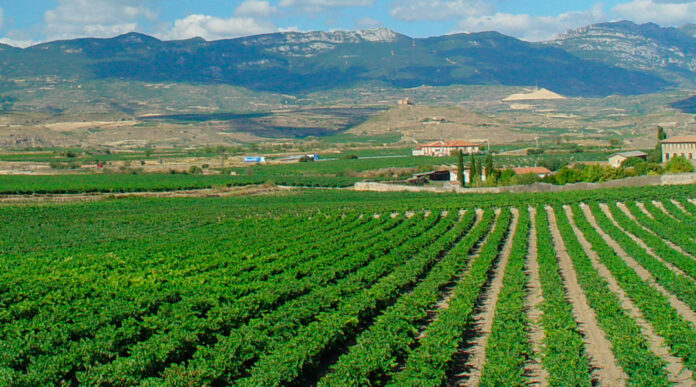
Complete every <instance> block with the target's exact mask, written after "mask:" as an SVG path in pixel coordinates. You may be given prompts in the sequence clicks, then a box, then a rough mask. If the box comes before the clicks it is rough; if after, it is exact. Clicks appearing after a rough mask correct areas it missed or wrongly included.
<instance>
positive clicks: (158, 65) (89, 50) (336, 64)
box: [0, 29, 669, 96]
mask: <svg viewBox="0 0 696 387" xmlns="http://www.w3.org/2000/svg"><path fill="white" fill-rule="evenodd" d="M49 58H50V60H49ZM0 77H2V78H8V79H14V80H18V79H19V80H31V79H37V78H42V79H46V78H49V79H58V80H79V81H87V80H100V79H101V80H114V79H121V80H135V81H143V82H189V83H202V84H224V85H232V86H241V87H244V88H248V89H251V90H253V91H269V92H274V93H283V94H293V95H303V94H306V93H309V92H313V91H319V90H330V89H335V88H347V87H352V86H353V85H356V84H359V83H364V82H370V81H377V82H382V83H384V84H386V85H389V86H390V87H399V88H409V87H416V86H421V85H431V86H448V85H456V84H463V85H480V84H484V85H507V86H528V85H533V84H538V85H539V86H540V87H544V88H547V89H549V90H552V91H554V92H557V93H561V94H564V95H568V96H606V95H611V94H640V93H647V92H653V91H655V90H660V89H663V88H665V87H667V86H668V85H669V83H668V82H667V81H665V80H663V79H661V78H660V77H658V76H656V75H654V74H649V73H647V72H644V71H638V70H636V69H623V68H619V67H616V66H613V65H611V64H605V63H598V62H594V61H589V60H586V59H581V58H578V57H576V56H575V55H572V54H570V53H568V52H566V51H564V50H562V49H559V48H556V47H551V46H549V45H544V44H534V43H528V42H523V41H520V40H517V39H514V38H511V37H508V36H505V35H502V34H499V33H495V32H486V33H475V34H455V35H447V36H440V37H433V38H427V39H412V38H410V37H407V36H404V35H400V34H398V33H395V32H393V31H390V30H387V29H373V30H365V31H355V32H345V31H339V32H330V33H327V32H309V33H299V32H292V33H276V34H267V35H260V36H251V37H244V38H238V39H227V40H219V41H211V42H207V41H204V40H202V39H190V40H184V41H161V40H158V39H155V38H153V37H150V36H147V35H142V34H137V33H130V34H126V35H122V36H118V37H115V38H111V39H75V40H68V41H55V42H49V43H44V44H40V45H37V46H33V47H29V48H26V49H2V50H0Z"/></svg>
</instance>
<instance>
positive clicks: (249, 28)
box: [161, 15, 276, 40]
mask: <svg viewBox="0 0 696 387" xmlns="http://www.w3.org/2000/svg"><path fill="white" fill-rule="evenodd" d="M275 31H276V28H275V26H273V24H272V23H269V22H266V21H263V20H258V19H255V18H251V17H231V18H229V19H223V18H218V17H214V16H208V15H189V16H188V17H186V18H184V19H180V20H177V21H175V22H174V26H173V27H172V29H171V30H170V31H169V32H167V33H165V34H163V35H162V36H161V37H162V38H163V39H189V38H194V37H201V38H203V39H206V40H217V39H225V38H235V37H239V36H248V35H258V34H263V33H268V32H275Z"/></svg>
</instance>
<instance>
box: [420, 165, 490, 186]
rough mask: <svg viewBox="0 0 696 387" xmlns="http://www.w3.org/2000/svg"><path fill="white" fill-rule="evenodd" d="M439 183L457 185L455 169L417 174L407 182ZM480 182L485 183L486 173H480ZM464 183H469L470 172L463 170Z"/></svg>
mask: <svg viewBox="0 0 696 387" xmlns="http://www.w3.org/2000/svg"><path fill="white" fill-rule="evenodd" d="M426 179H427V180H429V181H440V182H447V181H448V182H450V183H451V184H458V183H459V181H458V180H457V168H448V169H439V170H437V171H431V172H424V173H418V174H415V175H413V177H412V178H411V179H409V181H411V182H415V181H419V180H420V181H423V180H426ZM481 181H486V173H485V172H482V176H481ZM464 183H466V184H470V183H471V171H470V170H469V169H465V170H464Z"/></svg>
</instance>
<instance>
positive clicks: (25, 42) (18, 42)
mask: <svg viewBox="0 0 696 387" xmlns="http://www.w3.org/2000/svg"><path fill="white" fill-rule="evenodd" d="M0 43H2V44H7V45H10V46H13V47H21V48H27V47H29V46H33V45H35V44H38V43H39V42H36V41H33V40H29V39H13V38H9V37H4V38H0Z"/></svg>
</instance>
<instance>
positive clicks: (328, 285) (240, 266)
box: [0, 186, 696, 386]
mask: <svg viewBox="0 0 696 387" xmlns="http://www.w3.org/2000/svg"><path fill="white" fill-rule="evenodd" d="M695 194H696V191H694V187H693V186H679V187H650V188H648V187H646V188H631V189H630V190H626V189H619V190H601V191H586V192H574V193H563V194H504V195H451V194H439V195H437V194H425V193H421V194H380V193H358V192H350V191H337V190H307V191H289V192H287V193H284V194H283V195H281V196H277V195H261V196H254V197H233V198H186V199H184V198H179V199H172V198H169V199H165V198H158V199H143V198H129V199H121V200H105V201H98V202H89V203H73V204H37V205H32V204H30V203H24V204H22V205H3V206H1V207H0V229H1V230H2V231H1V232H0V254H1V255H2V257H3V258H2V259H1V260H0V306H2V307H1V308H0V384H1V385H11V386H14V385H18V386H24V385H26V386H34V385H60V384H68V385H113V386H126V385H148V386H154V385H179V386H183V385H196V386H200V385H228V384H234V385H244V386H247V385H248V386H259V385H321V386H329V385H337V386H345V385H433V386H439V385H454V384H458V383H466V384H480V385H486V386H494V385H516V386H523V385H527V384H530V383H536V382H538V381H539V380H544V381H545V382H546V383H548V384H549V385H591V384H592V383H593V382H592V381H594V382H595V383H598V384H600V385H614V384H617V383H618V384H622V383H626V384H631V385H651V386H654V385H670V384H680V383H688V381H687V380H686V379H684V378H685V377H686V378H687V379H688V378H693V377H692V376H689V375H693V371H696V325H694V321H693V320H692V319H693V315H694V313H696V297H695V296H694V295H696V259H694V257H695V256H696V243H695V242H694V238H695V237H696V235H695V234H694V231H693V230H694V226H696V205H694V204H693V203H692V202H691V201H689V200H688V199H692V198H694V196H695ZM674 230H681V231H680V232H674ZM609 242H611V243H609ZM563 246H564V247H563ZM642 246H648V247H649V249H645V248H643V247H642ZM565 252H567V253H568V254H567V255H566V254H565ZM599 268H601V270H599ZM571 272H572V273H574V274H573V277H572V278H570V277H569V275H570V273H571ZM646 276H647V277H646ZM569 289H571V290H573V292H574V293H572V294H570V293H568V292H569ZM533 292H537V293H538V294H539V295H541V299H540V301H539V303H538V304H534V305H532V306H531V307H530V306H529V305H528V304H527V299H528V297H530V295H531V293H533ZM578 294H580V297H582V298H583V299H584V300H585V301H583V302H586V303H587V305H588V306H589V308H590V310H592V312H593V316H594V317H590V316H588V315H587V314H586V313H585V312H583V311H582V309H578V310H575V308H576V307H578V305H577V301H578V298H577V297H578ZM534 310H542V311H543V314H538V313H537V314H534V313H533V311H534ZM474 321H479V322H480V323H482V324H489V326H490V330H487V331H481V330H479V329H476V328H475V326H474V325H473V322H474ZM588 325H591V326H593V327H596V329H598V330H599V331H600V332H602V335H603V336H602V340H600V341H598V342H594V341H593V346H588V342H589V341H591V340H594V339H595V338H596V337H595V336H593V335H594V334H593V333H590V334H589V335H588V334H587V331H586V329H588ZM646 326H647V327H649V328H650V329H646V328H645V327H646ZM532 330H539V331H541V332H543V335H541V336H531V335H529V332H530V331H532ZM655 340H662V342H663V343H664V348H666V349H667V352H664V351H660V350H657V349H656V347H655V346H653V345H652V344H651V343H654V342H655ZM597 343H599V344H601V345H604V347H602V348H600V349H601V350H602V351H604V352H606V353H608V354H610V356H609V357H608V359H609V361H607V362H604V363H597V361H596V359H597V356H598V353H597V346H596V344H597ZM606 353H605V355H606ZM675 359H676V360H675ZM475 364H480V365H479V366H477V370H478V371H474V372H471V371H470V370H471V369H472V368H471V367H473V365H475ZM675 364H676V365H679V366H681V367H683V371H679V372H676V371H675V370H677V369H678V368H675ZM467 370H469V371H467ZM539 370H543V372H540V371H539ZM612 370H618V371H617V372H618V374H617V375H619V376H618V379H614V378H616V377H617V376H615V375H614V374H612V372H611V371H612ZM612 375H614V376H612ZM684 375H686V376H684ZM691 383H693V379H691Z"/></svg>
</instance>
